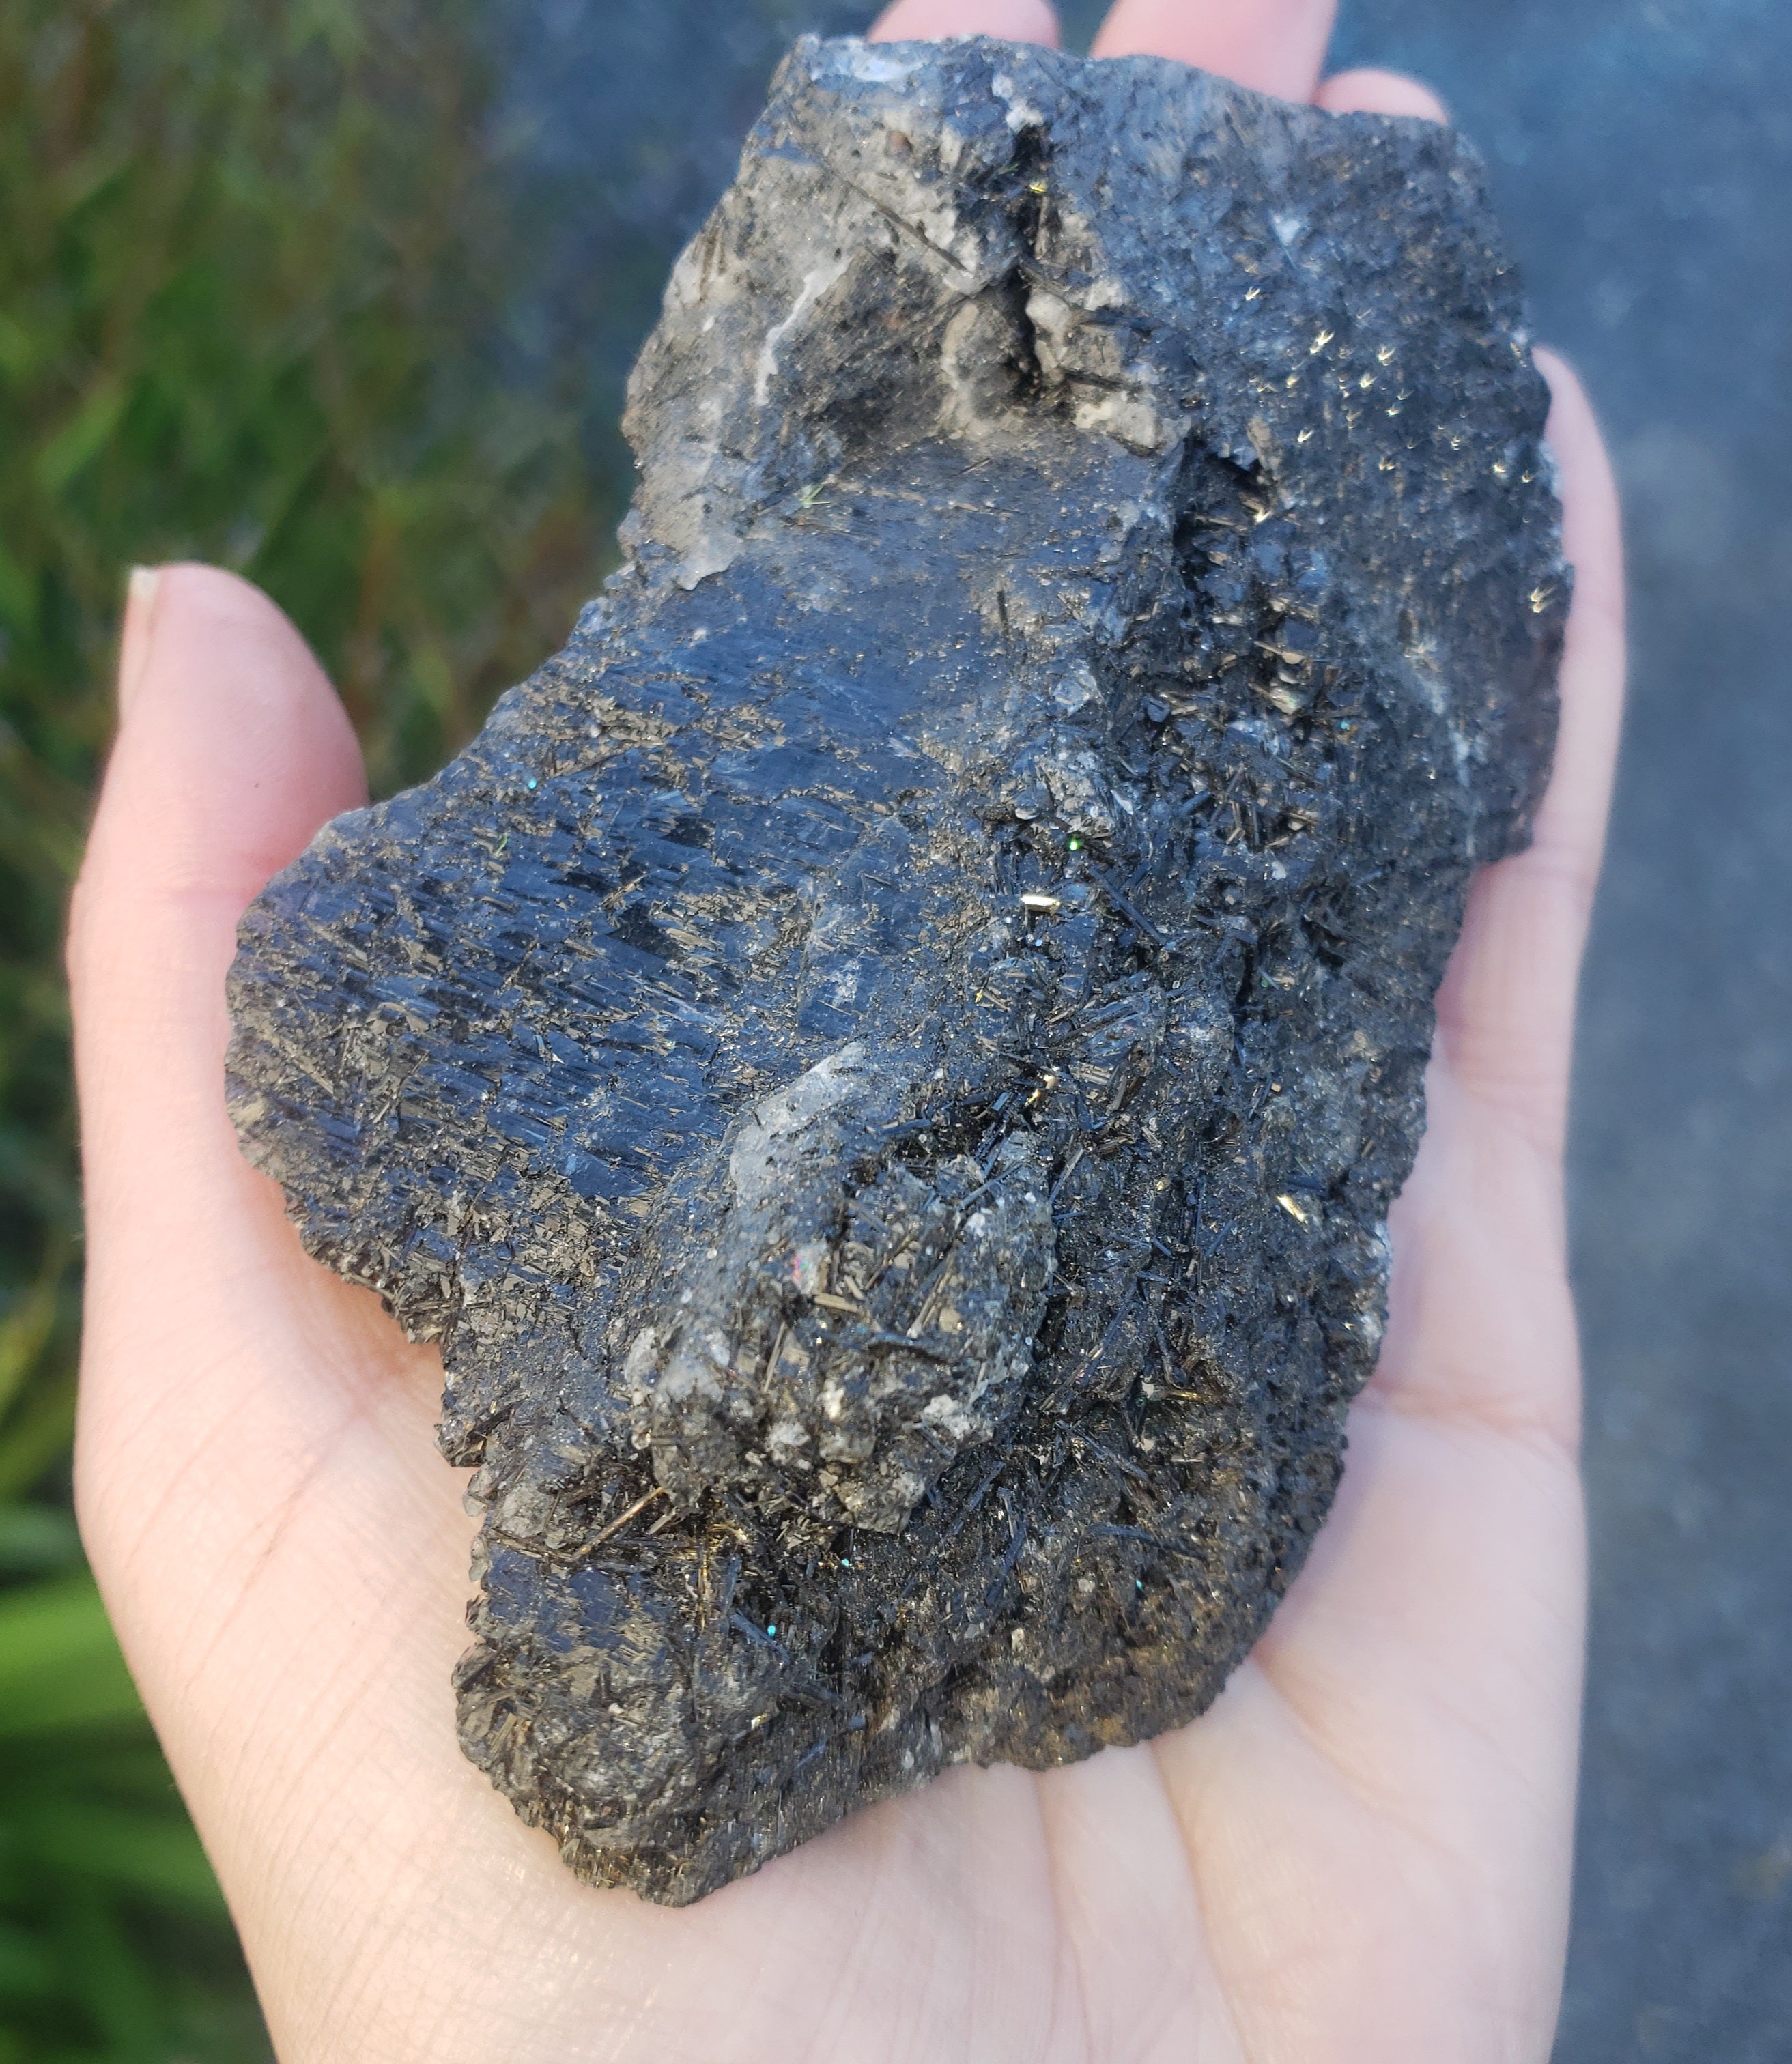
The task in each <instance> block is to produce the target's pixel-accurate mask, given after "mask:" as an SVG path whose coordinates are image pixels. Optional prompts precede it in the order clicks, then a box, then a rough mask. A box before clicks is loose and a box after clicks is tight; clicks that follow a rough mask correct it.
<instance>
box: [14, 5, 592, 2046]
mask: <svg viewBox="0 0 1792 2064" xmlns="http://www.w3.org/2000/svg"><path fill="white" fill-rule="evenodd" d="M493 95H494V81H493V78H492V76H491V67H490V56H489V52H488V50H487V46H486V43H485V42H483V41H482V23H481V22H480V20H479V19H478V10H476V9H475V7H474V6H473V5H472V4H471V0H155V5H154V6H127V5H124V4H111V0H0V2064H15V2060H26V2059H29V2060H30V2064H39V2060H42V2064H63V2061H64V2060H67V2064H75V2060H81V2064H100V2060H105V2064H127V2060H128V2064H137V2060H143V2064H172V2060H174V2059H176V2058H189V2059H193V2060H201V2059H205V2060H210V2059H219V2060H224V2059H231V2060H236V2059H247V2058H260V2057H264V2056H265V2054H266V2039H265V2037H264V2034H262V2033H261V2031H260V2025H259V2022H258V2021H257V2018H256V2012H255V2008H254V2003H253V1997H252V1993H251V1990H250V1989H249V1986H248V1980H247V1977H246V1974H245V1973H244V1971H243V1969H242V1967H241V1964H240V1959H239V1958H238V1957H237V1954H236V1949H235V1946H234V1943H233V1941H232V1937H231V1934H230V1931H229V1926H228V1920H227V1918H226V1917H225V1915H224V1909H223V1905H222V1903H221V1901H220V1897H219V1895H218V1893H217V1889H216V1885H215V1884H214V1882H213V1881H212V1877H211V1874H210V1872H209V1870H208V1868H207V1865H206V1863H205V1860H204V1856H203V1854H202V1852H201V1851H200V1848H199V1845H198V1843H197V1841H196V1838H195V1837H194V1836H193V1834H192V1829H191V1828H190V1827H189V1826H188V1824H187V1821H186V1819H185V1816H184V1814H183V1812H182V1811H181V1808H180V1802H179V1800H178V1798H177V1796H176V1793H175V1791H174V1788H173V1786H172V1782H171V1780H170V1779H169V1776H168V1774H167V1769H166V1768H165V1766H164V1765H163V1763H162V1761H161V1759H160V1757H159V1754H158V1752H157V1751H156V1749H155V1744H154V1741H153V1738H152V1736H151V1734H150V1731H149V1729H148V1727H147V1723H146V1722H145V1720H144V1719H143V1715H142V1712H141V1711H140V1709H139V1706H138V1704H137V1701H136V1699H135V1695H134V1693H133V1691H132V1690H131V1683H130V1680H129V1679H128V1677H127V1675H126V1673H125V1671H124V1668H123V1663H122V1662H121V1660H120V1659H119V1655H118V1653H117V1650H116V1648H115V1645H114V1644H113V1642H112V1640H111V1635H110V1633H109V1631H108V1630H107V1624H106V1620H105V1616H104V1614H103V1611H102V1610H101V1608H100V1606H99V1599H98V1597H97V1595H96V1594H95V1590H94V1588H93V1585H92V1582H91V1578H89V1577H88V1576H87V1574H86V1571H85V1570H84V1568H83V1565H82V1562H81V1558H80V1553H79V1546H78V1544H77V1542H76V1539H75V1530H74V1526H73V1522H72V1520H71V1514H70V1507H69V1495H68V1447H69V1441H70V1437H71V1429H72V1424H73V1386H74V1365H75V1340H76V1328H77V1312H78V1296H79V1275H80V1233H79V1194H78V1186H77V1179H76V1167H75V1121H74V1115H73V1111H72V1107H71V1094H70V1085H69V1078H68V1068H67V1014H66V1007H65V1004H64V1000H63V990H62V982H61V970H60V965H59V957H60V941H61V932H62V926H63V912H64V906H65V904H66V901H67V894H68V890H69V887H70V884H71V880H72V877H73V873H74V870H75V867H76V865H78V863H79V857H80V852H81V845H82V840H83V831H84V828H85V824H86V820H87V813H88V810H89V808H90V804H91V796H92V792H93V788H94V784H95V780H96V777H97V776H98V774H99V770H100V768H101V765H102V763H103V757H104V754H105V751H106V746H107V737H108V735H109V732H110V728H111V672H112V666H113V660H114V655H115V642H116V638H117V631H118V623H119V614H120V608H121V603H122V595H123V581H124V578H125V574H126V571H127V568H128V567H129V566H131V564H132V563H133V562H157V561H162V560H167V559H171V558H186V557H195V558H206V559H210V560H213V561H216V562H221V563H223V564H224V565H227V566H232V567H235V568H236V569H237V570H240V572H242V573H244V574H246V575H248V577H249V578H251V579H252V580H255V581H256V582H259V583H260V584H261V585H262V586H263V587H265V588H266V589H268V591H269V592H270V593H271V594H272V595H273V596H274V597H275V598H276V599H277V600H278V601H279V602H280V603H282V604H283V605H284V606H285V607H286V608H287V609H288V610H289V611H290V612H291V613H292V615H293V617H294V618H295V619H297V622H298V623H299V624H300V626H301V628H302V629H303V630H304V631H305V633H306V635H308V636H309V638H310V639H311V640H312V643H313V645H314V646H315V647H316V648H317V651H318V653H319V654H320V655H321V658H322V659H323V660H324V662H325V665H326V666H327V667H329V670H330V671H331V672H332V674H333V676H334V678H335V679H336V680H337V683H339V685H340V686H341V690H342V693H343V695H344V697H345V700H346V702H347V703H348V707H349V711H350V713H351V714H352V715H353V717H354V719H355V720H356V722H357V725H358V726H359V728H360V730H361V735H362V737H363V740H364V741H365V745H366V748H367V752H368V756H369V764H370V771H371V774H372V778H373V784H374V786H375V788H376V790H377V791H380V792H389V790H390V789H392V788H394V787H395V786H398V785H400V784H402V783H403V782H405V781H406V780H413V779H415V778H417V777H418V776H420V775H422V774H424V773H426V772H429V771H430V770H431V769H433V768H434V767H435V766H436V765H437V764H439V763H440V761H441V760H442V758H443V757H444V756H446V754H447V753H448V752H450V751H451V750H452V749H453V748H454V747H455V746H456V745H458V744H459V743H460V742H461V741H462V740H463V739H464V738H465V737H466V736H467V735H468V734H469V732H470V731H471V730H472V729H473V728H474V726H475V725H476V724H477V723H478V720H479V718H480V716H482V713H483V711H484V709H485V707H486V704H487V703H489V701H490V699H491V697H492V695H494V693H496V692H497V691H498V690H499V689H500V688H501V687H504V686H505V685H507V683H509V682H510V681H511V680H512V679H517V678H519V677H520V676H521V675H523V674H524V673H526V672H527V671H529V669H530V668H531V667H532V666H533V665H534V664H535V663H537V662H538V661H539V659H541V658H542V657H543V655H545V654H546V653H547V652H548V651H551V650H552V649H553V647H555V645H556V644H557V643H559V640H560V639H561V637H562V636H563V634H564V631H565V629H566V627H567V623H568V622H569V621H570V618H571V613H572V611H574V609H575V607H576V606H577V603H579V601H580V600H581V599H583V596H584V595H587V594H588V593H589V592H590V590H591V587H592V586H593V584H594V583H595V579H596V578H597V577H598V576H599V574H600V573H601V572H602V571H603V570H604V567H605V562H606V555H607V551H608V549H609V546H608V540H609V537H610V533H611V527H612V525H613V522H614V518H615V515H616V514H617V513H618V512H617V509H616V507H615V499H616V494H617V492H618V483H617V474H618V470H619V469H618V468H617V466H616V465H615V453H614V447H613V446H610V447H607V448H606V449H605V450H604V451H603V453H601V454H599V458H598V459H597V461H596V462H593V461H592V459H591V458H590V457H589V455H588V454H589V453H590V451H591V449H592V446H591V439H590V437H587V435H586V434H585V425H586V424H587V421H588V419H589V418H590V417H591V413H592V406H593V395H592V387H591V375H590V373H589V369H588V367H587V365H585V364H583V363H582V362H581V361H580V359H579V354H578V353H576V351H575V349H572V348H571V346H570V345H556V344H555V341H554V337H553V334H551V331H552V326H551V325H548V326H546V327H543V325H540V324H539V323H537V325H535V333H532V334H527V335H526V334H523V333H520V332H519V329H518V327H517V323H518V316H517V313H516V312H517V311H519V309H527V308H531V307H536V306H539V303H540V299H541V291H542V290H541V288H540V282H539V278H538V275H539V273H540V272H541V269H542V268H543V267H544V266H546V265H547V264H549V263H550V254H549V253H548V251H547V247H546V246H545V245H537V244H534V243H532V242H531V233H530V230H529V224H530V223H531V220H537V219H539V220H544V221H545V220H547V219H549V218H550V217H551V214H552V212H553V211H552V208H551V206H549V205H547V204H546V202H547V201H548V200H551V196H544V197H543V199H544V205H543V207H541V208H530V207H528V206H527V205H523V204H521V203H522V202H523V200H526V199H527V196H523V195H522V194H521V192H520V190H519V187H517V186H516V184H515V182H514V181H511V180H508V179H507V175H506V167H505V165H504V163H503V146H502V140H501V138H500V137H499V135H498V130H499V129H501V127H502V125H501V124H498V125H494V122H493V121H492V119H491V111H492V106H493ZM561 333H562V334H563V335H564V336H567V337H571V335H573V334H574V329H572V328H567V327H565V326H563V329H562V332H561Z"/></svg>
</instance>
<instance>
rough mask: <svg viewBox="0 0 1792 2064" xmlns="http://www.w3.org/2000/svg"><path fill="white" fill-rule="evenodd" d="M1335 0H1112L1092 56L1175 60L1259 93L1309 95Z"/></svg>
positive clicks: (1328, 35)
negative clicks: (1177, 59)
mask: <svg viewBox="0 0 1792 2064" xmlns="http://www.w3.org/2000/svg"><path fill="white" fill-rule="evenodd" d="M1334 9H1335V0H1115V5H1114V6H1113V7H1112V9H1111V10H1109V13H1108V18H1107V20H1106V21H1105V22H1103V23H1102V25H1101V28H1100V33H1099V34H1097V35H1096V39H1095V43H1094V46H1093V48H1092V51H1091V55H1092V56H1095V57H1098V58H1121V57H1135V56H1148V57H1160V58H1181V61H1182V62H1183V63H1185V64H1192V65H1199V66H1200V67H1201V69H1202V71H1213V72H1218V73H1219V74H1220V75H1221V77H1222V78H1225V79H1235V80H1236V81H1237V83H1238V84H1239V85H1240V86H1249V87H1254V88H1255V89H1256V91H1257V92H1259V93H1275V94H1280V95H1281V97H1282V99H1285V100H1310V99H1312V98H1313V96H1314V93H1315V91H1317V90H1318V84H1319V74H1320V71H1321V68H1322V66H1323V65H1324V63H1325V61H1326V44H1327V42H1329V41H1330V38H1331V25H1332V15H1333V13H1334Z"/></svg>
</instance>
